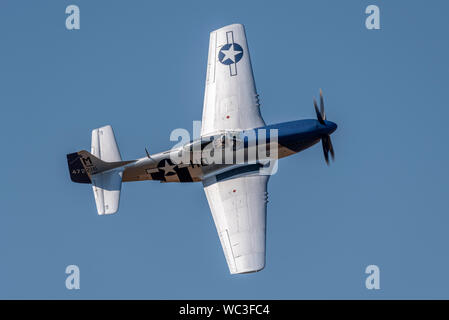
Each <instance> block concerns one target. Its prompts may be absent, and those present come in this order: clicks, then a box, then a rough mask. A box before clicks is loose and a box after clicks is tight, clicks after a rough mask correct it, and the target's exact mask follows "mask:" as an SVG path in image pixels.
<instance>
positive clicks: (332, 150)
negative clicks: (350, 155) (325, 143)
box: [328, 136, 335, 160]
mask: <svg viewBox="0 0 449 320" xmlns="http://www.w3.org/2000/svg"><path fill="white" fill-rule="evenodd" d="M328 139H329V150H330V152H331V157H332V160H335V152H334V146H333V145H332V140H331V137H329V136H328Z"/></svg>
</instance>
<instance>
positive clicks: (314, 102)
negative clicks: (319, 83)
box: [313, 98, 324, 124]
mask: <svg viewBox="0 0 449 320" xmlns="http://www.w3.org/2000/svg"><path fill="white" fill-rule="evenodd" d="M313 106H314V107H315V112H316V117H317V118H318V121H319V122H320V123H321V124H324V119H323V117H322V116H321V112H320V110H318V104H317V103H316V100H315V98H314V99H313Z"/></svg>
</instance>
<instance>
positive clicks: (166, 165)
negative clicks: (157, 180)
mask: <svg viewBox="0 0 449 320" xmlns="http://www.w3.org/2000/svg"><path fill="white" fill-rule="evenodd" d="M161 169H162V170H164V176H166V175H167V173H170V172H173V173H176V171H175V170H173V167H172V166H170V165H169V164H168V162H167V161H165V166H163V167H161Z"/></svg>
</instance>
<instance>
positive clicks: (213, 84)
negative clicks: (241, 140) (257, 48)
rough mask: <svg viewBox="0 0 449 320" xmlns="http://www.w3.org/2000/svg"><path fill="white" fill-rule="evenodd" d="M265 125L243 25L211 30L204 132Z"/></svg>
mask: <svg viewBox="0 0 449 320" xmlns="http://www.w3.org/2000/svg"><path fill="white" fill-rule="evenodd" d="M264 125H265V122H264V121H263V119H262V116H261V115H260V110H259V98H258V95H257V92H256V85H255V83H254V77H253V70H252V67H251V60H250V57H249V51H248V45H247V43H246V35H245V29H244V27H243V25H241V24H233V25H229V26H226V27H223V28H221V29H218V30H215V31H213V32H211V34H210V40H209V57H208V64H207V76H206V90H205V93H204V107H203V122H202V128H201V135H203V136H204V135H209V134H211V133H214V132H217V131H220V130H234V129H249V128H255V127H261V126H264Z"/></svg>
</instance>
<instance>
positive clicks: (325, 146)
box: [321, 137, 329, 165]
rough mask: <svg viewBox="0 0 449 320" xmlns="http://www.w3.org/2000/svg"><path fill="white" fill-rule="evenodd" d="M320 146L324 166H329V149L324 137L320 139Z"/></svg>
mask: <svg viewBox="0 0 449 320" xmlns="http://www.w3.org/2000/svg"><path fill="white" fill-rule="evenodd" d="M321 145H322V146H323V154H324V160H326V164H327V165H329V149H328V145H327V143H326V138H325V137H323V138H322V139H321Z"/></svg>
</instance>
